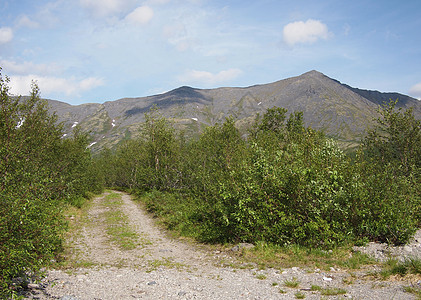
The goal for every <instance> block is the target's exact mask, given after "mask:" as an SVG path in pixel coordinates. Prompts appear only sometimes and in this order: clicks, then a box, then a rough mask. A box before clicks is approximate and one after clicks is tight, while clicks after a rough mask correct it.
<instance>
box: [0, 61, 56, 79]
mask: <svg viewBox="0 0 421 300" xmlns="http://www.w3.org/2000/svg"><path fill="white" fill-rule="evenodd" d="M0 65H1V66H2V68H3V69H4V70H5V71H6V72H7V73H9V74H15V75H17V74H19V75H24V74H28V73H32V74H42V75H47V74H54V73H57V72H60V71H61V69H62V68H61V67H60V66H58V65H57V64H54V63H50V64H35V63H33V62H29V61H25V62H22V63H17V62H16V61H13V60H0Z"/></svg>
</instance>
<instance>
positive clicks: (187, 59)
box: [0, 0, 421, 105]
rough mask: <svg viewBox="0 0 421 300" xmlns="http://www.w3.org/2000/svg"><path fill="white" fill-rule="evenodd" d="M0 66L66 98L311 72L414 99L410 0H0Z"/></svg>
mask: <svg viewBox="0 0 421 300" xmlns="http://www.w3.org/2000/svg"><path fill="white" fill-rule="evenodd" d="M0 67H1V68H2V70H1V74H2V76H3V77H5V76H8V77H9V79H10V82H9V87H10V93H11V94H14V95H26V94H29V92H30V89H31V82H32V81H34V82H36V83H37V85H38V86H39V88H40V92H41V97H43V98H47V99H55V100H60V101H64V102H67V103H70V104H73V105H78V104H82V103H93V102H94V103H103V102H105V101H112V100H117V99H120V98H125V97H143V96H149V95H155V94H160V93H164V92H166V91H169V90H172V89H175V88H177V87H180V86H191V87H196V88H217V87H223V86H230V87H234V86H235V87H246V86H251V85H255V84H264V83H271V82H274V81H278V80H281V79H285V78H289V77H293V76H298V75H301V74H303V73H305V72H308V71H311V70H317V71H319V72H322V73H323V74H325V75H327V76H329V77H331V78H334V79H336V80H339V81H341V82H342V83H346V84H348V85H350V86H353V87H357V88H362V89H369V90H378V91H382V92H399V93H403V94H407V95H410V96H413V97H415V98H417V99H421V1H419V0H405V1H402V0H396V1H395V0H388V1H383V0H377V1H375V0H353V1H345V0H318V1H316V0H314V1H311V0H295V1H284V0H253V1H250V0H241V1H239V0H231V1H230V0H228V1H220V0H37V1H33V0H0Z"/></svg>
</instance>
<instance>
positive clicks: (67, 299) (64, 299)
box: [60, 295, 79, 300]
mask: <svg viewBox="0 0 421 300" xmlns="http://www.w3.org/2000/svg"><path fill="white" fill-rule="evenodd" d="M60 300H79V299H78V298H76V297H74V296H67V295H66V296H63V297H61V298H60Z"/></svg>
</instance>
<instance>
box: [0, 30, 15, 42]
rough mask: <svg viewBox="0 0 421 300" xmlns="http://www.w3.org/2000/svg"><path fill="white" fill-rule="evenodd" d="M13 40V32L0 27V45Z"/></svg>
mask: <svg viewBox="0 0 421 300" xmlns="http://www.w3.org/2000/svg"><path fill="white" fill-rule="evenodd" d="M12 39H13V30H12V28H10V27H0V44H6V43H8V42H10V41H11V40H12Z"/></svg>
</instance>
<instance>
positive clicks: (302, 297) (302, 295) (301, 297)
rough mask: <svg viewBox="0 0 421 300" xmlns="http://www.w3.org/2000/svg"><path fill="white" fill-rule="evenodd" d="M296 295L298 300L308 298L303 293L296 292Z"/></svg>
mask: <svg viewBox="0 0 421 300" xmlns="http://www.w3.org/2000/svg"><path fill="white" fill-rule="evenodd" d="M294 295H295V298H296V299H304V298H305V297H306V295H305V294H304V293H302V292H296V293H295V294H294Z"/></svg>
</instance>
